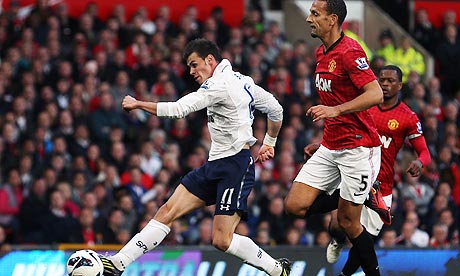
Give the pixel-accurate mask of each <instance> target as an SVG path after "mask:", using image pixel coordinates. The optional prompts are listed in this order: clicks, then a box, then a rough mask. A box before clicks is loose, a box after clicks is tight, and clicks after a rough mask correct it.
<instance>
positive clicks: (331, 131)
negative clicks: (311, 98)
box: [315, 34, 380, 150]
mask: <svg viewBox="0 0 460 276" xmlns="http://www.w3.org/2000/svg"><path fill="white" fill-rule="evenodd" d="M316 58H317V62H318V63H317V65H316V71H315V74H316V76H315V85H316V90H317V91H318V94H319V96H320V99H321V103H322V104H323V105H326V106H336V105H340V104H343V103H345V102H349V101H351V100H353V99H354V98H356V97H358V96H359V95H361V94H362V93H363V90H362V88H363V86H364V85H366V84H368V83H370V82H372V81H374V80H376V77H375V75H374V73H373V72H372V70H371V69H370V67H369V61H368V60H367V57H366V54H365V53H364V51H363V49H362V48H361V46H360V45H359V44H358V42H356V41H355V40H353V39H351V38H349V37H348V36H345V35H343V34H342V37H341V38H340V39H339V40H338V41H337V42H335V43H334V45H332V46H331V47H330V48H329V49H328V51H327V52H324V45H321V46H320V47H319V48H318V50H317V51H316ZM321 144H323V145H324V146H325V147H327V148H328V149H332V150H338V149H345V148H356V147H359V146H364V147H375V146H379V145H380V141H379V136H378V134H377V130H376V128H375V124H374V121H373V119H372V117H371V115H370V114H369V111H367V110H364V111H360V112H354V113H349V114H344V115H340V116H337V117H335V118H326V119H325V121H324V136H323V141H322V142H321Z"/></svg>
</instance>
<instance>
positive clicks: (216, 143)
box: [101, 39, 291, 276]
mask: <svg viewBox="0 0 460 276" xmlns="http://www.w3.org/2000/svg"><path fill="white" fill-rule="evenodd" d="M183 55H184V59H185V60H186V61H187V65H188V66H189V67H190V74H191V75H192V76H193V78H194V79H195V81H196V82H198V83H199V84H200V85H201V86H200V88H199V89H198V90H197V91H196V92H192V93H189V94H187V95H185V96H184V97H182V98H180V99H179V100H177V101H176V102H159V103H156V102H144V101H139V100H136V99H135V98H133V97H131V96H126V97H125V98H124V99H123V102H122V107H123V108H124V109H125V110H127V111H129V110H133V109H142V110H144V111H147V112H149V113H151V114H153V115H156V116H159V117H170V118H183V117H185V116H187V115H188V114H190V113H191V112H194V111H198V110H201V109H204V108H206V109H207V114H208V128H209V132H210V134H211V149H210V152H209V158H208V161H207V162H206V163H205V164H204V165H203V166H202V167H200V168H198V169H196V170H193V171H191V172H189V173H188V174H187V175H185V176H184V177H183V178H182V180H181V184H179V186H178V187H177V188H176V190H175V191H174V193H173V194H172V196H171V197H170V198H169V199H168V201H167V202H166V203H165V204H164V205H162V206H161V207H160V209H159V210H158V212H157V213H156V214H155V216H154V218H153V219H152V220H151V221H150V222H149V223H148V224H147V225H146V226H145V227H144V228H143V229H142V230H141V231H140V232H139V233H137V234H136V235H135V236H134V237H133V238H132V239H131V240H130V241H129V242H128V243H127V244H126V245H125V246H124V247H123V248H122V249H121V250H120V251H119V252H118V253H117V254H115V255H114V256H108V257H104V256H101V260H102V262H103V265H104V275H105V276H109V275H114V276H118V275H121V273H122V272H123V271H124V270H125V269H126V267H127V266H128V265H129V264H130V263H132V262H134V261H135V260H136V259H137V258H139V257H140V256H142V255H143V254H145V253H147V252H148V251H150V250H152V249H154V248H155V247H156V246H157V245H159V244H160V243H161V242H162V241H163V239H164V238H165V237H166V235H167V234H168V233H169V232H170V227H171V224H172V222H173V221H174V220H176V219H178V218H180V217H181V216H183V215H185V214H188V213H190V212H191V211H193V210H195V209H198V208H201V207H203V206H207V205H213V204H216V208H215V213H214V218H213V227H212V242H213V245H214V247H216V248H217V249H219V250H221V251H224V252H226V253H228V254H231V255H234V256H236V257H237V258H239V259H241V260H243V261H244V262H245V263H248V264H250V265H252V266H254V267H257V268H258V269H260V270H263V271H265V272H266V273H267V274H268V275H270V276H288V275H289V273H290V270H291V263H290V261H289V260H287V259H284V258H282V259H278V260H275V259H273V258H272V257H271V256H270V255H268V254H267V253H266V252H265V251H264V250H262V249H261V248H260V247H259V246H258V245H256V244H255V243H254V242H253V241H252V240H251V239H250V238H248V237H244V236H241V235H238V234H235V233H234V232H235V228H236V226H237V225H238V223H239V222H240V220H241V219H242V218H243V219H244V218H245V216H246V215H247V197H248V195H249V193H250V191H251V189H252V186H253V184H254V175H255V172H254V162H256V161H260V162H264V161H266V160H268V159H271V158H273V157H274V154H275V152H274V146H275V144H276V138H277V136H278V133H279V130H280V128H281V125H282V120H283V108H282V107H281V105H280V104H279V103H278V101H277V100H276V99H275V97H274V96H273V95H272V94H270V93H269V92H267V91H265V90H264V89H263V88H261V87H260V86H258V85H256V84H255V83H254V81H253V80H252V78H250V77H248V76H244V75H242V74H240V73H238V72H235V71H233V70H232V65H231V64H230V62H229V61H228V60H226V59H222V56H221V54H220V51H219V49H218V47H217V46H216V44H215V43H213V42H211V41H208V40H205V39H196V40H193V41H191V42H189V44H187V46H186V49H185V51H184V54H183ZM255 109H258V110H260V111H261V112H262V113H266V114H267V133H266V135H265V138H264V141H263V145H262V146H261V147H260V150H259V152H258V156H257V157H256V160H253V157H252V156H251V154H250V146H252V145H254V143H255V142H256V138H254V137H253V133H252V123H253V119H254V115H253V111H254V110H255Z"/></svg>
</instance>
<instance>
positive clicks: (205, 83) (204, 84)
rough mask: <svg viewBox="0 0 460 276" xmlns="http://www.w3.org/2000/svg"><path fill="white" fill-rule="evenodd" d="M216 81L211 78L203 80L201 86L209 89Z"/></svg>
mask: <svg viewBox="0 0 460 276" xmlns="http://www.w3.org/2000/svg"><path fill="white" fill-rule="evenodd" d="M213 84H214V83H213V82H212V81H210V80H206V81H205V82H203V84H202V85H201V86H200V88H203V89H206V90H208V89H209V88H210V87H211V86H212V85H213Z"/></svg>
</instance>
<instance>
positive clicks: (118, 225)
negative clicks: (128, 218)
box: [98, 209, 124, 244]
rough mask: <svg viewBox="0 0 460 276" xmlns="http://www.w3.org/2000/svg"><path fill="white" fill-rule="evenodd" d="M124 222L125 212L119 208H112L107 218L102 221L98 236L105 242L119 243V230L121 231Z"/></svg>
mask: <svg viewBox="0 0 460 276" xmlns="http://www.w3.org/2000/svg"><path fill="white" fill-rule="evenodd" d="M123 223H124V216H123V212H122V211H121V210H119V209H112V211H110V213H109V215H108V217H107V219H106V221H105V219H103V220H101V221H100V225H101V226H100V230H99V233H98V236H100V237H101V241H102V243H104V244H118V243H119V241H118V239H117V234H118V232H120V231H121V229H122V225H123Z"/></svg>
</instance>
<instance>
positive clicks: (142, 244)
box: [110, 219, 171, 271]
mask: <svg viewBox="0 0 460 276" xmlns="http://www.w3.org/2000/svg"><path fill="white" fill-rule="evenodd" d="M169 231H171V229H170V228H169V227H168V226H166V225H164V224H163V223H161V222H158V221H156V220H154V219H152V220H150V222H149V223H148V224H147V225H146V226H145V227H144V229H142V230H141V231H140V232H139V233H137V234H136V235H135V236H134V237H133V238H132V239H131V240H130V241H129V242H128V243H127V244H126V245H125V246H123V248H122V249H121V250H120V251H119V252H118V253H117V254H115V255H114V256H112V257H110V259H111V260H112V261H113V264H114V265H115V267H116V268H118V269H119V270H122V271H123V270H125V268H126V267H127V266H128V265H129V264H130V263H132V262H134V261H135V260H136V259H137V258H139V257H140V256H142V255H144V254H145V253H147V252H148V251H150V250H152V249H154V248H155V247H157V245H159V244H160V243H161V242H162V241H163V239H164V238H165V237H166V235H168V233H169Z"/></svg>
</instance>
